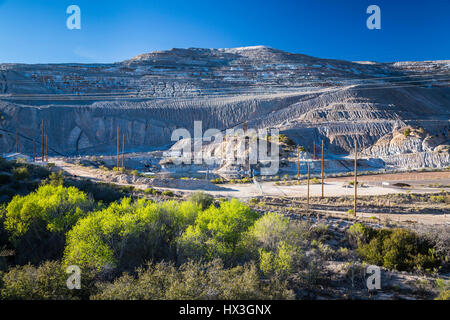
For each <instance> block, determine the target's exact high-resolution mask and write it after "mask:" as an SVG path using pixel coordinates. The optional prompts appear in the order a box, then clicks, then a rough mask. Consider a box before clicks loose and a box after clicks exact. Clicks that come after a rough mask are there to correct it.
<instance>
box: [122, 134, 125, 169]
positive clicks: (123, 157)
mask: <svg viewBox="0 0 450 320" xmlns="http://www.w3.org/2000/svg"><path fill="white" fill-rule="evenodd" d="M122 168H124V169H125V134H124V135H122Z"/></svg>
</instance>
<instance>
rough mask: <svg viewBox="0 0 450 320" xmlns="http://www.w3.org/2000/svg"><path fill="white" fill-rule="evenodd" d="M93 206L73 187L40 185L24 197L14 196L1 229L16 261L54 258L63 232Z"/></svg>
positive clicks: (60, 250)
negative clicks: (10, 244)
mask: <svg viewBox="0 0 450 320" xmlns="http://www.w3.org/2000/svg"><path fill="white" fill-rule="evenodd" d="M93 206H94V203H93V201H92V200H91V199H89V198H88V196H87V195H86V194H85V193H83V192H81V191H79V190H78V189H76V188H74V187H70V188H64V187H63V186H56V187H55V186H52V185H44V186H41V187H39V189H38V190H36V192H32V193H30V194H29V195H27V196H25V197H21V196H15V197H14V198H13V199H12V201H11V202H10V203H9V205H8V206H7V208H6V218H5V229H6V230H7V231H8V232H9V234H10V239H11V241H12V243H13V245H14V247H15V249H16V251H17V254H18V258H19V260H18V261H16V262H17V263H19V262H28V261H30V262H39V261H41V260H45V259H54V258H58V257H59V255H60V253H62V248H63V246H64V238H65V233H66V232H67V231H69V230H70V229H71V228H72V226H73V225H74V224H75V223H76V222H77V220H78V219H80V218H81V217H84V216H85V215H86V214H87V212H88V211H89V210H90V209H91V208H93Z"/></svg>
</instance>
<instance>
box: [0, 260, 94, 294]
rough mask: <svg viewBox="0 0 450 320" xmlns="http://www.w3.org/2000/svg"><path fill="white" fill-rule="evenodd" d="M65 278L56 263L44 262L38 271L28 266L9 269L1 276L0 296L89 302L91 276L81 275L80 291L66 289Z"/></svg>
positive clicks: (91, 286)
mask: <svg viewBox="0 0 450 320" xmlns="http://www.w3.org/2000/svg"><path fill="white" fill-rule="evenodd" d="M68 277H69V275H68V274H67V273H66V272H65V270H64V268H63V267H62V266H61V264H60V263H59V262H58V261H46V262H44V263H43V264H42V265H40V266H39V267H35V266H32V265H30V264H27V265H24V266H16V267H12V268H11V269H10V270H9V271H8V272H6V273H5V274H4V275H3V279H2V280H3V286H2V288H1V290H0V296H1V298H2V299H7V300H69V299H88V297H89V293H90V292H92V289H93V278H94V274H93V273H92V272H91V271H87V270H83V271H82V277H81V281H82V283H81V289H80V290H69V289H68V288H67V285H66V281H67V278H68Z"/></svg>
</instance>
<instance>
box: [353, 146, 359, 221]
mask: <svg viewBox="0 0 450 320" xmlns="http://www.w3.org/2000/svg"><path fill="white" fill-rule="evenodd" d="M357 161H358V141H357V140H356V139H355V180H354V188H355V203H354V204H353V214H354V216H355V217H356V205H357V198H358V169H357Z"/></svg>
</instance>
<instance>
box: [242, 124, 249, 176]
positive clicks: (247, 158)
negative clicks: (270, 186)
mask: <svg viewBox="0 0 450 320" xmlns="http://www.w3.org/2000/svg"><path fill="white" fill-rule="evenodd" d="M242 128H243V129H244V143H245V144H244V148H245V150H244V167H246V168H247V169H248V176H249V177H250V152H249V150H248V148H249V146H248V145H249V143H248V140H249V139H248V137H247V121H244V123H243V124H242ZM247 161H248V165H247Z"/></svg>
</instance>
